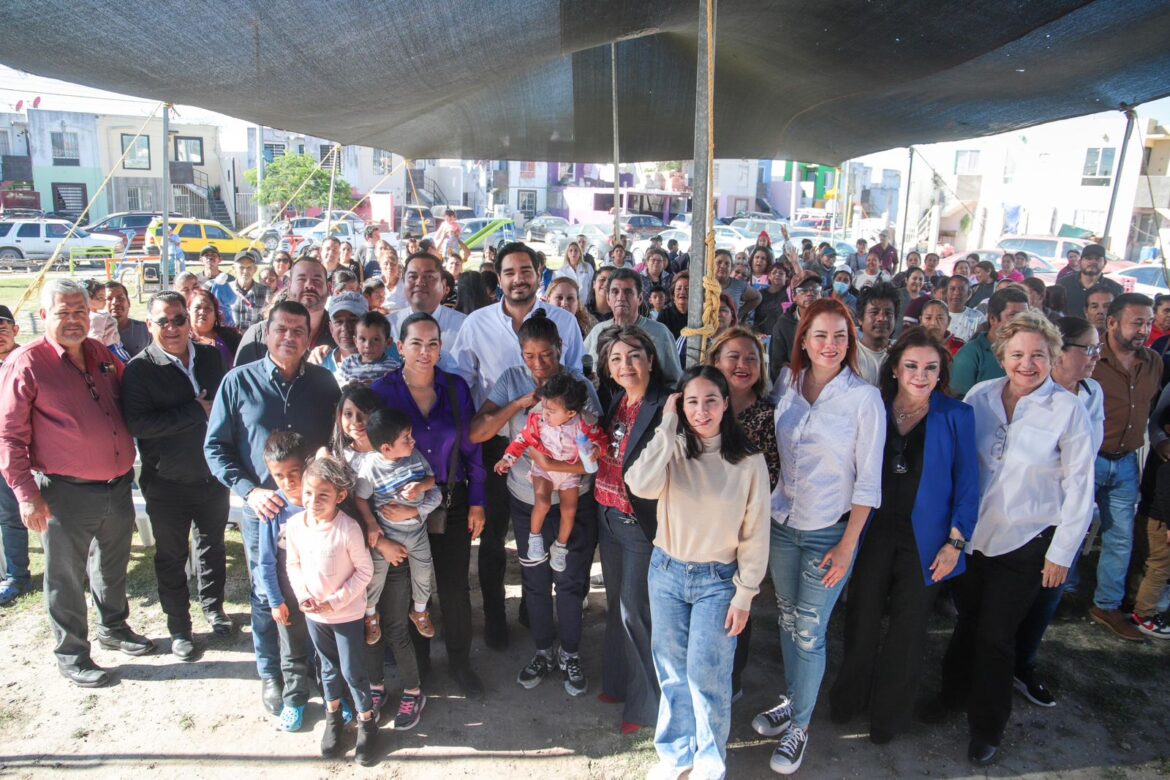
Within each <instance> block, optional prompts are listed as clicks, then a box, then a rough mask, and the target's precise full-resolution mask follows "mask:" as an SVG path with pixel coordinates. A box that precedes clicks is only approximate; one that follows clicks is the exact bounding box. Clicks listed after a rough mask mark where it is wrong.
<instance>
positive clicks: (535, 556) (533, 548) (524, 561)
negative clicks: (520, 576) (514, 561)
mask: <svg viewBox="0 0 1170 780" xmlns="http://www.w3.org/2000/svg"><path fill="white" fill-rule="evenodd" d="M547 560H548V553H546V552H545V551H544V537H542V536H541V535H540V534H528V556H527V557H526V558H521V559H520V565H521V566H539V565H540V564H542V563H544V562H545V561H547Z"/></svg>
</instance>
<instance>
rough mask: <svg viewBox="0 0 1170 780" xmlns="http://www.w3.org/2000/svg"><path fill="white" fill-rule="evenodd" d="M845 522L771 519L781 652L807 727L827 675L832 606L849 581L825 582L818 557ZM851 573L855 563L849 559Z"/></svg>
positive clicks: (797, 722) (800, 721)
mask: <svg viewBox="0 0 1170 780" xmlns="http://www.w3.org/2000/svg"><path fill="white" fill-rule="evenodd" d="M846 525H847V524H846V523H836V524H834V525H831V526H829V527H828V528H821V529H818V530H816V531H798V530H796V529H794V528H792V527H790V526H787V525H777V524H775V523H773V524H772V550H771V553H770V554H769V556H768V568H769V570H770V571H771V573H772V583H773V584H774V585H775V587H776V602H777V604H778V605H779V606H780V652H781V654H782V655H783V656H784V677H785V679H786V681H787V683H788V697H789V698H790V699H791V700H792V724H793V725H794V726H799V727H801V728H805V727H807V726H808V724H809V721H811V720H812V714H813V710H814V709H816V706H817V694H818V692H819V691H820V689H821V680H822V678H824V676H825V634H826V633H827V632H828V630H829V618H830V617H831V616H832V614H833V607H834V606H835V605H836V603H837V599H838V598H839V597H840V595H841V591H843V590H844V589H845V584H846V583H847V582H848V581H849V575H848V574H847V575H846V576H845V577H844V578H843V579H842V580H841V582H839V583H837V584H836V585H835V586H833V587H831V588H830V587H827V586H826V585H825V584H824V583H823V582H821V580H822V579H823V578H824V576H825V574H826V572H827V571H828V570H827V569H821V568H820V563H821V560H823V559H824V557H825V553H827V552H828V551H829V550H831V549H833V548H834V547H836V546H837V543H838V542H840V541H841V537H842V536H844V535H845V526H846ZM849 568H850V573H852V570H853V564H852V563H850V565H849Z"/></svg>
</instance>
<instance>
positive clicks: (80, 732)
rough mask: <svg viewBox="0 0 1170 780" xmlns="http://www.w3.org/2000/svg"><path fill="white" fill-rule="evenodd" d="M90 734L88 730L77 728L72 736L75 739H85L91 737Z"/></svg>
mask: <svg viewBox="0 0 1170 780" xmlns="http://www.w3.org/2000/svg"><path fill="white" fill-rule="evenodd" d="M89 734H90V731H89V729H87V728H76V729H73V733H72V734H71V735H70V736H71V737H72V738H73V739H85V738H86V737H88V736H89Z"/></svg>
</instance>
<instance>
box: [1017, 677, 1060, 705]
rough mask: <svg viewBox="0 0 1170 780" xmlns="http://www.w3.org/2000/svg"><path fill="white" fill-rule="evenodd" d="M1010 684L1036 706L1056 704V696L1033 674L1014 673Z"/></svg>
mask: <svg viewBox="0 0 1170 780" xmlns="http://www.w3.org/2000/svg"><path fill="white" fill-rule="evenodd" d="M1012 685H1013V686H1015V689H1016V690H1017V691H1019V693H1020V695H1021V696H1023V697H1024V698H1025V699H1027V700H1028V701H1030V702H1032V703H1033V704H1035V705H1036V706H1037V707H1055V706H1056V697H1055V696H1053V695H1052V692H1051V691H1050V690H1048V688H1047V687H1046V686H1045V685H1044V683H1042V682H1040V681H1039V680H1037V679H1036V675H1035V674H1025V675H1016V677H1014V678H1013V679H1012Z"/></svg>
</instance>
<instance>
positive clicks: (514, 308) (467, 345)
mask: <svg viewBox="0 0 1170 780" xmlns="http://www.w3.org/2000/svg"><path fill="white" fill-rule="evenodd" d="M497 267H498V268H499V277H500V289H501V290H502V291H503V293H504V299H503V300H502V301H501V302H500V303H498V304H492V305H491V306H485V307H483V308H482V309H478V310H476V311H474V312H472V313H471V314H470V315H468V317H467V319H466V320H464V322H463V325H462V327H460V328H459V334H458V335H457V336H456V337H455V346H454V348H453V349H452V351H451V352H452V356H453V357H454V358H455V362H456V365H457V366H458V369H457V370H458V371H459V373H460V374H461V375H462V376H463V377H464V378H465V379H466V380H467V382H468V384H469V385H471V394H472V397H473V398H474V399H475V404H476V406H477V407H478V406H482V405H483V402H484V399H486V398H487V396H488V393H489V392H490V391H491V389H492V387H493V386H494V385H495V383H496V381H497V380H498V379H499V378H500V375H501V374H503V373H504V371H505V370H507V369H509V368H511V367H512V366H519V365H523V364H524V356H523V354H522V353H521V351H520V340H519V339H518V338H517V336H516V334H517V332H518V331H519V330H520V326H521V325H523V324H524V321H525V320H527V319H528V318H529V317H531V316H532V315H533V313H534V312H536V310H537V309H541V310H543V311H544V313H545V315H546V316H547V317H548V318H549V319H550V320H552V321H553V323H554V324H555V325H556V326H557V331H558V332H559V333H560V336H561V343H562V348H561V363H563V364H564V365H565V366H567V367H568V368H571V369H574V370H576V371H578V372H580V371H581V358H582V356H583V354H584V346H583V344H582V342H581V328H580V327H579V326H578V325H577V319H576V318H575V317H574V316H573V315H572V314H569V312H567V311H565V310H564V309H561V308H558V307H556V306H553V305H552V304H548V303H543V302H541V301H538V300H537V297H536V294H537V290H538V289H539V288H540V271H541V265H540V259H539V258H538V257H537V256H536V252H534V251H533V250H532V249H531V248H529V247H528V246H526V245H525V244H522V243H520V242H518V241H517V242H513V243H510V244H505V245H504V247H503V248H502V249H500V252H499V261H498V265H497ZM468 422H470V421H465V423H464V424H467V423H468ZM507 446H508V440H507V439H506V438H505V437H503V436H495V437H492V439H490V440H489V441H487V442H484V444H483V458H484V463H495V462H497V461H498V460H499V459H500V458H502V457H503V455H504V450H505V449H506V448H507ZM509 501H510V500H509V494H508V482H507V478H506V477H500V476H498V475H497V474H496V473H495V472H494V471H490V470H489V471H488V479H487V506H486V507H485V514H486V516H487V517H486V519H487V523H486V525H485V526H484V530H483V535H482V536H480V540H479V545H480V546H479V586H480V592H481V593H482V594H483V611H484V643H485V644H486V645H487V646H488V647H490V648H492V649H494V650H502V649H504V648H506V647H507V646H508V624H507V617H506V614H505V611H504V574H505V571H506V568H507V560H508V559H507V556H506V555H505V553H504V539H505V537H506V536H507V534H508V528H509V526H510V524H511V511H510V503H509Z"/></svg>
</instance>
